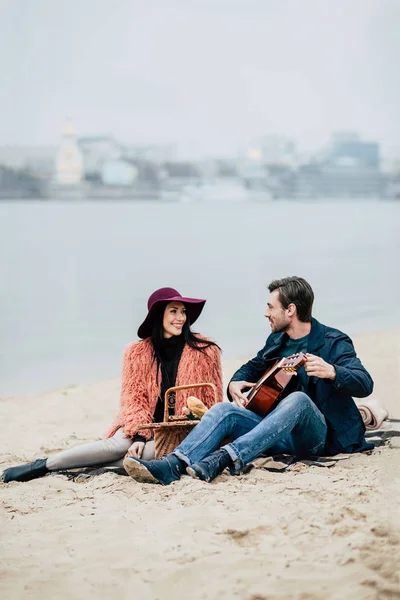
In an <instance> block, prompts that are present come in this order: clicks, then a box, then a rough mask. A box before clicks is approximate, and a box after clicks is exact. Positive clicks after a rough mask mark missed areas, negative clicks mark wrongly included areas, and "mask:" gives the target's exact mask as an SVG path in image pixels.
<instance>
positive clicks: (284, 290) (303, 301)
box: [268, 277, 314, 323]
mask: <svg viewBox="0 0 400 600" xmlns="http://www.w3.org/2000/svg"><path fill="white" fill-rule="evenodd" d="M268 289H269V291H270V292H274V291H275V290H278V291H279V302H280V303H281V304H282V306H283V308H285V309H286V308H287V307H288V306H289V304H294V305H295V306H296V309H297V317H298V319H299V321H302V322H303V323H309V322H310V321H311V318H312V317H311V311H312V305H313V302H314V292H313V290H312V287H311V285H310V284H309V283H308V282H307V281H306V280H305V279H303V278H302V277H285V278H284V279H275V280H274V281H271V283H270V284H269V286H268Z"/></svg>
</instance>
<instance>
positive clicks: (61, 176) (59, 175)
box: [56, 122, 83, 185]
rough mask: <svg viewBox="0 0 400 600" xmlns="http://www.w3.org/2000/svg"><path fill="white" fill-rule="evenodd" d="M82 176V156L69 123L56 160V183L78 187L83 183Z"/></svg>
mask: <svg viewBox="0 0 400 600" xmlns="http://www.w3.org/2000/svg"><path fill="white" fill-rule="evenodd" d="M82 175H83V165H82V155H81V152H80V150H79V148H78V145H77V143H76V140H75V134H74V130H73V128H72V125H71V123H70V122H67V124H66V126H65V129H64V135H63V139H62V142H61V145H60V149H59V151H58V154H57V159H56V182H57V184H60V185H77V184H79V183H80V182H81V181H82Z"/></svg>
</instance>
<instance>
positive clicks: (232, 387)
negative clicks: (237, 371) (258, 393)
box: [228, 381, 256, 407]
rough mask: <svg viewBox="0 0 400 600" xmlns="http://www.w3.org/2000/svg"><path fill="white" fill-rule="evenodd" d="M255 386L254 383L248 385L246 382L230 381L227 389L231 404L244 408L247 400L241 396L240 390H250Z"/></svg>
mask: <svg viewBox="0 0 400 600" xmlns="http://www.w3.org/2000/svg"><path fill="white" fill-rule="evenodd" d="M255 385H256V384H255V383H249V382H248V381H231V383H230V384H229V388H228V389H229V393H230V395H231V398H232V400H233V403H234V404H236V406H239V407H243V406H245V405H246V403H247V398H246V396H245V395H244V394H242V390H243V389H244V388H252V387H254V386H255Z"/></svg>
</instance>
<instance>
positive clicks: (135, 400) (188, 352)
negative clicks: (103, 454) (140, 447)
mask: <svg viewBox="0 0 400 600" xmlns="http://www.w3.org/2000/svg"><path fill="white" fill-rule="evenodd" d="M198 337H200V338H201V339H204V340H205V339H206V338H204V337H202V336H198ZM156 375H157V366H156V362H155V361H154V360H153V346H152V343H151V340H150V338H147V339H145V340H142V341H140V342H134V343H132V344H130V345H129V346H128V347H127V349H126V351H125V354H124V362H123V367H122V389H121V401H120V410H119V413H118V416H117V418H116V419H115V421H114V423H113V425H112V427H111V429H110V430H109V431H108V432H107V434H106V438H109V437H111V436H113V435H114V433H115V432H116V431H117V430H118V429H119V428H120V427H123V428H124V437H127V438H133V436H134V435H135V433H136V432H137V428H138V426H139V425H144V424H145V423H151V422H152V421H153V416H154V411H155V409H156V405H157V400H158V396H159V393H160V387H161V375H159V376H158V382H157V381H156ZM202 382H209V383H214V384H215V385H216V387H217V396H218V402H221V401H222V369H221V354H220V351H219V349H218V348H217V347H216V346H209V347H208V348H206V349H205V350H204V351H203V352H199V351H198V350H194V349H193V348H191V347H190V346H188V345H187V344H186V345H185V347H184V349H183V352H182V356H181V360H180V362H179V366H178V372H177V376H176V384H175V385H185V384H189V383H202ZM191 395H195V396H196V397H197V398H200V400H202V401H203V402H204V404H206V405H207V406H208V407H210V406H212V405H213V404H214V403H215V399H214V393H213V391H212V390H211V388H204V389H202V388H200V389H199V390H183V391H181V392H178V393H177V396H176V407H175V414H177V415H181V414H182V408H183V407H184V406H186V400H187V398H188V396H191ZM140 435H142V436H143V437H145V438H146V439H149V438H150V437H151V435H152V432H151V431H150V430H148V429H146V430H141V431H140Z"/></svg>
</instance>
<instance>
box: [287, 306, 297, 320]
mask: <svg viewBox="0 0 400 600" xmlns="http://www.w3.org/2000/svg"><path fill="white" fill-rule="evenodd" d="M287 311H288V317H293V316H294V315H295V314H296V313H297V308H296V305H295V304H293V302H292V303H291V304H289V306H288V307H287Z"/></svg>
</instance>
